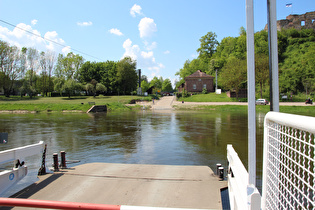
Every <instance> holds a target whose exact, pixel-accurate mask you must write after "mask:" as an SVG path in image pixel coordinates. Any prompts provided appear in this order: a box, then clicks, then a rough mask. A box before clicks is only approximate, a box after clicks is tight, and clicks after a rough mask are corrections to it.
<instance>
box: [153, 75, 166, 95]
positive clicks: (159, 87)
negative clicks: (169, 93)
mask: <svg viewBox="0 0 315 210" xmlns="http://www.w3.org/2000/svg"><path fill="white" fill-rule="evenodd" d="M162 84H163V77H160V78H158V77H156V76H155V77H153V79H152V80H151V81H150V86H151V87H152V86H154V89H155V91H157V92H161V91H162Z"/></svg>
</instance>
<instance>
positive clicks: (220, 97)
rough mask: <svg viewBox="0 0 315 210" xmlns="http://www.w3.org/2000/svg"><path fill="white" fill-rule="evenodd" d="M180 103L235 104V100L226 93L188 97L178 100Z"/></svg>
mask: <svg viewBox="0 0 315 210" xmlns="http://www.w3.org/2000/svg"><path fill="white" fill-rule="evenodd" d="M178 100H179V101H185V102H235V101H237V100H236V99H235V98H229V97H228V96H227V95H226V94H225V93H222V94H216V93H208V94H196V95H192V96H188V97H182V98H179V99H178Z"/></svg>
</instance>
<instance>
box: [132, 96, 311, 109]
mask: <svg viewBox="0 0 315 210" xmlns="http://www.w3.org/2000/svg"><path fill="white" fill-rule="evenodd" d="M137 104H139V105H144V106H151V109H153V110H173V109H174V108H173V106H198V105H248V103H247V102H184V103H182V101H177V100H176V97H175V96H164V97H161V98H160V99H159V100H154V102H139V103H137ZM279 105H280V106H311V105H309V104H305V103H304V102H280V103H279ZM267 106H269V105H267Z"/></svg>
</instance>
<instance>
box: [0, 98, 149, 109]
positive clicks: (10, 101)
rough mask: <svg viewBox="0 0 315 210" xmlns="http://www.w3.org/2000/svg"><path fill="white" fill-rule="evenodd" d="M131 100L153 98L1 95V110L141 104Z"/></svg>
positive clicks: (126, 107)
mask: <svg viewBox="0 0 315 210" xmlns="http://www.w3.org/2000/svg"><path fill="white" fill-rule="evenodd" d="M131 100H151V97H141V96H96V97H95V98H94V97H93V96H80V97H71V98H68V97H33V98H32V99H31V98H30V97H12V96H11V97H9V98H6V97H3V96H1V97H0V111H17V112H18V111H29V112H62V111H68V112H71V111H77V112H86V111H87V110H88V109H89V108H90V107H91V105H89V102H95V104H96V105H107V107H108V109H109V110H111V111H115V110H130V109H137V108H140V106H134V107H128V106H125V104H129V103H130V102H131Z"/></svg>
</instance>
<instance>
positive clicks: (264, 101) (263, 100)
mask: <svg viewBox="0 0 315 210" xmlns="http://www.w3.org/2000/svg"><path fill="white" fill-rule="evenodd" d="M255 104H256V105H267V104H269V101H267V100H266V99H262V98H260V99H257V100H256V102H255Z"/></svg>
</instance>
